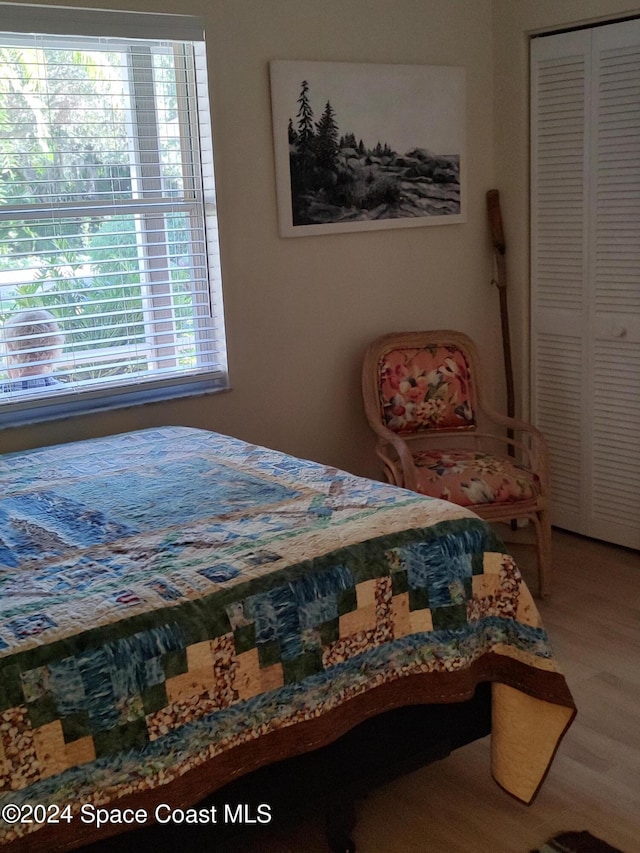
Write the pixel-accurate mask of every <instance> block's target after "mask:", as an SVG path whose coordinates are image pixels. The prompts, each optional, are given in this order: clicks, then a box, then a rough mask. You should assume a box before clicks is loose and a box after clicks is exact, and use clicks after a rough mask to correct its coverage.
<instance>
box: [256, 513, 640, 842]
mask: <svg viewBox="0 0 640 853" xmlns="http://www.w3.org/2000/svg"><path fill="white" fill-rule="evenodd" d="M501 532H502V531H501ZM504 535H505V538H509V537H510V532H509V531H508V530H507V532H506V533H505V534H504ZM516 535H518V534H516ZM526 535H527V533H526V531H525V533H524V536H525V537H526ZM553 545H554V576H553V590H552V595H551V597H550V599H548V600H547V601H544V602H539V606H540V611H541V613H542V617H543V620H544V623H545V626H546V628H547V631H548V633H549V635H550V637H551V641H552V644H553V647H554V651H555V653H556V657H557V659H558V661H559V662H560V665H561V667H562V669H563V671H564V673H565V675H566V677H567V680H568V682H569V687H570V688H571V691H572V693H573V695H574V698H575V700H576V704H577V706H578V716H577V718H576V720H575V722H574V724H573V726H572V727H571V729H570V730H569V732H568V734H567V735H566V737H565V739H564V741H563V743H562V744H561V746H560V750H559V752H558V754H557V756H556V759H555V762H554V764H553V766H552V768H551V771H550V773H549V775H548V777H547V779H546V781H545V784H544V786H543V788H542V790H541V792H540V793H539V795H538V797H537V799H536V801H535V802H534V803H533V805H531V806H523V805H521V804H519V803H518V802H516V801H514V800H513V799H511V797H509V796H508V795H507V794H505V793H504V792H503V791H502V790H501V789H500V788H498V786H497V785H496V784H495V783H494V782H493V780H492V778H491V776H490V774H489V742H488V739H485V740H482V741H477V742H476V743H473V744H471V745H469V746H467V747H464V748H463V749H461V750H458V751H457V752H456V753H454V754H453V755H451V756H449V757H448V758H447V759H445V760H444V761H440V762H437V763H435V764H432V765H431V766H429V767H426V768H424V769H422V770H420V771H418V772H417V773H413V774H411V775H408V776H406V777H403V778H401V779H398V780H396V781H395V782H392V783H391V784H389V785H387V786H385V787H384V788H381V789H379V790H377V791H376V792H374V793H372V794H370V795H369V796H368V797H367V798H366V799H365V800H363V801H362V802H361V803H360V805H359V809H358V826H357V828H356V832H355V836H354V838H355V841H356V844H357V849H358V853H528V851H529V850H531V849H532V848H535V847H538V846H540V845H542V844H543V843H544V842H545V841H546V840H547V839H548V838H549V837H550V836H553V835H555V834H556V833H558V832H561V831H566V830H581V829H587V830H589V831H590V832H592V833H593V834H594V835H597V836H599V837H601V838H604V839H605V840H606V841H608V842H609V844H612V845H615V846H617V847H619V848H620V849H621V850H623V851H624V853H638V851H640V555H638V553H637V552H633V551H628V550H625V549H622V548H616V547H615V546H611V545H605V544H603V543H598V542H594V541H591V540H588V539H584V538H581V537H578V536H574V535H572V534H568V533H565V532H561V531H554V542H553ZM510 550H511V551H512V553H513V554H514V555H515V556H516V559H517V561H518V563H519V565H520V566H521V569H522V571H523V574H524V575H525V578H527V580H528V582H529V584H530V586H531V588H532V589H535V572H534V568H535V564H534V562H533V559H532V556H533V555H532V554H531V552H530V550H529V549H528V548H526V547H523V546H521V545H516V544H514V545H512V546H510ZM265 800H266V801H268V792H265ZM326 849H327V848H326V844H325V842H324V837H323V833H322V827H321V823H320V821H319V820H318V821H313V820H309V821H307V822H306V823H304V824H300V825H298V826H296V827H294V828H293V829H292V830H291V831H290V832H289V833H288V834H287V835H286V836H284V837H274V838H272V839H271V840H270V841H269V842H267V843H265V842H264V841H261V842H260V845H259V849H258V847H256V846H251V845H250V846H248V847H243V848H242V851H243V853H326Z"/></svg>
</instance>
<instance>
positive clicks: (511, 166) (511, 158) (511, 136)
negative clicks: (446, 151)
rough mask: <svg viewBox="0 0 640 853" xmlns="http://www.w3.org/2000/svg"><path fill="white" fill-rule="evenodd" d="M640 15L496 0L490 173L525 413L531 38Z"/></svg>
mask: <svg viewBox="0 0 640 853" xmlns="http://www.w3.org/2000/svg"><path fill="white" fill-rule="evenodd" d="M634 14H640V4H639V3H638V2H633V0H494V2H493V40H494V55H495V79H494V100H495V103H496V110H495V126H494V155H495V163H494V173H495V181H496V186H497V187H498V188H500V196H501V202H502V211H503V219H504V229H505V241H506V243H507V260H508V272H507V277H508V281H509V305H510V311H511V314H512V316H513V318H514V319H513V329H512V340H513V349H514V362H515V363H516V371H517V372H516V387H517V388H519V389H520V397H521V404H522V411H523V414H525V415H526V414H527V408H528V406H527V397H528V385H529V377H528V355H527V354H528V347H529V39H530V36H531V34H533V33H540V32H547V31H553V30H557V29H564V28H567V27H570V26H579V25H582V24H592V23H598V22H605V21H608V20H614V19H616V18H619V17H625V16H628V15H634Z"/></svg>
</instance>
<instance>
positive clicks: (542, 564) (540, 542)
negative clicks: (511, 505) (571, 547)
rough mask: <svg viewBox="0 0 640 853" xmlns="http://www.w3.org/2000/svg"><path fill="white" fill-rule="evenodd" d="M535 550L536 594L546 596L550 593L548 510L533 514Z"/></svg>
mask: <svg viewBox="0 0 640 853" xmlns="http://www.w3.org/2000/svg"><path fill="white" fill-rule="evenodd" d="M534 522H535V526H536V552H537V557H538V594H539V596H540V598H547V596H548V595H550V593H551V517H550V515H549V512H548V510H542V511H541V512H538V513H536V515H535V516H534Z"/></svg>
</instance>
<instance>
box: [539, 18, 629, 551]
mask: <svg viewBox="0 0 640 853" xmlns="http://www.w3.org/2000/svg"><path fill="white" fill-rule="evenodd" d="M531 132H532V146H531V151H532V176H531V178H532V180H531V191H532V210H531V231H532V244H531V246H532V251H531V259H532V291H531V320H532V329H531V341H532V353H531V362H532V407H533V417H534V421H535V423H536V424H537V426H538V427H539V428H540V429H542V430H543V431H544V432H545V434H546V435H547V438H548V440H549V444H550V449H551V455H552V476H553V499H554V523H555V524H557V525H558V526H560V527H565V528H567V529H569V530H575V531H577V532H579V533H584V534H586V535H588V536H594V537H597V538H601V539H605V540H608V541H611V542H616V543H618V544H621V545H627V546H630V547H635V548H640V21H631V22H625V23H621V24H613V25H607V26H602V27H597V28H593V29H585V30H579V31H576V32H571V33H562V34H557V35H553V36H548V37H542V38H536V39H534V40H533V41H532V49H531Z"/></svg>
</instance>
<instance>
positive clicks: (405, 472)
mask: <svg viewBox="0 0 640 853" xmlns="http://www.w3.org/2000/svg"><path fill="white" fill-rule="evenodd" d="M375 431H376V433H377V435H378V448H377V449H378V455H379V456H380V457H381V458H382V459H383V461H384V460H385V450H386V447H385V446H386V445H391V447H393V449H394V450H395V452H396V453H397V454H398V459H399V461H400V465H401V466H402V480H403V483H402V485H403V487H404V488H405V489H411V491H413V492H416V491H417V490H418V480H417V477H416V469H415V465H414V463H413V456H412V454H411V451H410V450H409V447H408V445H407V442H406V441H405V440H404V439H403V438H402V437H401V436H399V435H398V434H397V433H395V432H393V430H390V429H388V428H387V427H385V426H383V425H382V424H377V425H376V426H375Z"/></svg>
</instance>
